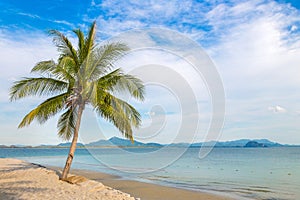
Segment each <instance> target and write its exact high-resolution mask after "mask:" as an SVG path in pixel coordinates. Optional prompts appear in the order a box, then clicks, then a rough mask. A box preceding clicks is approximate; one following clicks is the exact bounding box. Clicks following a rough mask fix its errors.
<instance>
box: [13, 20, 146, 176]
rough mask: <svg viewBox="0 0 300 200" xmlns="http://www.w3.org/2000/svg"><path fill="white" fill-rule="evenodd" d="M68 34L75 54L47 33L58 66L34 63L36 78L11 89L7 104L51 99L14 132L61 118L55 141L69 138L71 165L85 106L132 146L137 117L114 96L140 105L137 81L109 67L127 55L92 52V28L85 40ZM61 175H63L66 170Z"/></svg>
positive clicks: (113, 50) (116, 50) (110, 46)
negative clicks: (75, 42)
mask: <svg viewBox="0 0 300 200" xmlns="http://www.w3.org/2000/svg"><path fill="white" fill-rule="evenodd" d="M74 33H75V34H76V35H77V38H78V48H74V46H73V45H72V43H71V42H70V41H69V39H68V38H67V37H66V36H65V35H63V34H62V33H61V32H59V31H56V30H51V31H50V34H51V35H53V38H54V39H53V42H54V44H55V45H56V46H57V48H58V52H59V53H60V54H59V58H58V61H57V62H54V61H53V60H49V61H42V62H39V63H37V64H36V65H35V66H34V67H33V69H32V70H31V72H32V73H36V74H38V75H40V77H37V78H36V77H33V78H22V79H21V80H19V81H16V82H15V83H14V84H13V86H12V87H11V91H10V100H12V101H13V100H18V99H21V98H24V97H27V96H34V95H35V96H36V95H37V96H43V95H54V96H53V97H51V98H48V99H47V100H45V101H44V102H42V103H41V104H40V105H38V106H37V107H36V108H35V109H33V110H32V111H30V112H29V113H28V114H27V115H26V116H25V117H24V118H23V120H22V121H21V123H20V124H19V128H21V127H24V126H28V125H30V124H31V122H32V121H33V120H34V119H35V120H37V121H38V122H39V123H44V122H46V121H47V120H48V119H49V118H50V117H52V116H54V115H55V114H57V113H62V114H61V115H60V117H59V119H58V123H57V128H58V135H59V136H60V137H61V138H63V139H65V140H70V139H71V138H72V137H73V141H72V145H73V146H72V145H71V147H70V153H69V157H70V154H71V157H72V159H73V154H74V152H73V153H72V152H71V150H72V147H73V149H74V151H75V148H76V142H77V138H78V131H79V127H80V121H81V115H82V112H83V110H84V108H85V106H86V105H87V104H90V105H92V107H93V108H94V110H95V111H96V112H97V114H99V115H100V116H101V117H103V118H105V119H106V120H108V121H110V122H112V123H113V124H114V125H115V126H116V127H117V128H118V129H119V130H120V132H121V133H122V134H124V135H125V137H127V138H129V139H131V140H132V141H133V134H132V126H133V127H139V125H140V123H141V119H140V114H139V112H138V111H137V110H136V109H135V108H134V107H133V106H132V105H130V104H129V103H127V102H126V101H124V100H122V99H120V98H118V97H117V96H116V95H115V92H116V91H117V92H127V93H129V94H130V95H131V96H132V97H134V98H136V99H137V100H143V99H144V85H143V83H142V81H141V80H140V79H138V78H136V77H134V76H132V75H129V74H125V73H123V72H122V70H121V69H120V68H117V69H116V68H115V66H114V63H115V61H117V60H118V59H120V58H121V57H122V56H123V55H124V54H125V53H126V52H127V51H128V50H129V48H128V47H127V46H126V45H125V44H122V43H107V44H104V45H102V46H97V45H96V44H95V33H96V23H95V22H94V23H93V24H92V25H91V27H90V29H89V32H88V34H87V36H84V33H83V32H82V31H81V30H80V29H78V30H74ZM73 143H74V144H73ZM72 159H71V162H72ZM67 162H68V160H67ZM71 162H70V163H69V165H71ZM66 165H67V163H66ZM65 169H66V167H65ZM66 170H67V172H66V174H68V171H69V170H68V169H66ZM64 171H65V170H64ZM66 174H65V175H64V174H63V177H62V178H63V179H66Z"/></svg>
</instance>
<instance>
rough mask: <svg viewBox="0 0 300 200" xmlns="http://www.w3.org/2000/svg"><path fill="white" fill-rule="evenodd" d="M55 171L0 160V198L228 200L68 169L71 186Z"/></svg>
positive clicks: (13, 160) (227, 199)
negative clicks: (61, 179) (69, 170)
mask: <svg viewBox="0 0 300 200" xmlns="http://www.w3.org/2000/svg"><path fill="white" fill-rule="evenodd" d="M59 170H60V169H58V168H54V167H51V168H49V167H47V168H45V167H43V166H40V165H36V164H32V163H28V162H25V161H21V160H17V159H10V158H5V159H0V199H7V200H9V199H24V200H27V199H52V200H53V199H103V200H104V199H105V200H134V199H142V200H166V199H172V200H176V199H178V200H179V199H180V200H181V199H189V200H199V199H203V200H229V199H230V198H227V197H221V196H216V195H211V194H207V193H200V192H194V191H188V190H183V189H177V188H171V187H164V186H159V185H154V184H148V183H142V182H138V181H128V180H119V179H118V177H116V176H111V175H108V174H103V173H98V172H92V171H86V170H72V171H71V175H70V181H71V182H73V184H71V183H67V182H64V181H60V180H59V173H60V171H59ZM74 174H76V175H74ZM103 184H104V185H103ZM133 196H134V197H135V198H134V197H133Z"/></svg>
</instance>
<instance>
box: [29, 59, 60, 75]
mask: <svg viewBox="0 0 300 200" xmlns="http://www.w3.org/2000/svg"><path fill="white" fill-rule="evenodd" d="M55 67H56V63H55V62H54V61H53V60H47V61H41V62H38V63H37V64H36V65H35V66H34V67H33V68H32V69H31V73H39V74H41V75H44V74H46V75H53V74H52V72H53V71H54V70H55Z"/></svg>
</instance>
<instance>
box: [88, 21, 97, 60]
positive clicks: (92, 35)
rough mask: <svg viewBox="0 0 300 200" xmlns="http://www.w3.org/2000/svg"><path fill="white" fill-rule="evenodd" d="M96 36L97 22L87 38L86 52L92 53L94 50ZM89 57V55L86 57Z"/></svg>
mask: <svg viewBox="0 0 300 200" xmlns="http://www.w3.org/2000/svg"><path fill="white" fill-rule="evenodd" d="M95 36H96V21H94V22H93V23H92V25H91V27H90V30H89V32H88V36H87V37H86V38H85V51H86V53H90V52H91V50H92V49H93V48H94V41H95ZM86 56H87V55H86Z"/></svg>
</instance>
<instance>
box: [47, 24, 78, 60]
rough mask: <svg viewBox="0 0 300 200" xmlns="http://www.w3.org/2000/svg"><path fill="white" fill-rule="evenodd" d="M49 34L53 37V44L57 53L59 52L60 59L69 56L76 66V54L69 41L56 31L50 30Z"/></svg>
mask: <svg viewBox="0 0 300 200" xmlns="http://www.w3.org/2000/svg"><path fill="white" fill-rule="evenodd" d="M49 34H51V35H53V43H54V44H55V46H56V47H57V49H58V51H59V52H61V55H60V58H63V57H65V56H69V57H71V58H72V59H73V60H74V62H75V63H76V64H78V56H77V52H76V50H75V48H74V47H73V45H72V43H71V42H70V41H69V39H68V38H67V37H66V36H65V35H64V34H62V33H61V32H59V31H57V30H50V31H49Z"/></svg>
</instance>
